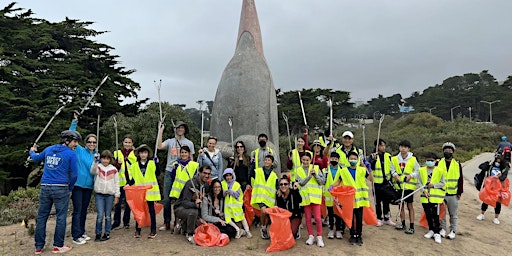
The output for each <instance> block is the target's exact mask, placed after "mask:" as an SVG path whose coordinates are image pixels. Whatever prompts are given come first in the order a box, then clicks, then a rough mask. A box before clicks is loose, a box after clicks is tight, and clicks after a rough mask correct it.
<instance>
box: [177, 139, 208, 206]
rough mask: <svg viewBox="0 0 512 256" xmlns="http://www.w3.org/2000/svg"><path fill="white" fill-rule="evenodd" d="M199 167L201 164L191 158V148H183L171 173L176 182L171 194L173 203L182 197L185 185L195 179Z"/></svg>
mask: <svg viewBox="0 0 512 256" xmlns="http://www.w3.org/2000/svg"><path fill="white" fill-rule="evenodd" d="M198 167H199V163H198V162H195V161H193V160H192V159H191V158H190V148H189V147H188V146H181V149H180V158H178V160H177V161H176V162H175V164H174V167H173V170H172V171H171V173H170V175H173V174H174V177H171V178H172V180H174V182H173V184H172V188H171V192H170V193H169V197H170V199H171V203H174V202H175V201H176V199H178V198H179V197H180V194H181V191H182V190H183V187H184V186H185V183H186V182H187V181H188V180H190V179H192V177H194V175H195V174H196V171H197V168H198ZM210 168H211V166H210Z"/></svg>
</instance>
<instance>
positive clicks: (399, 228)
mask: <svg viewBox="0 0 512 256" xmlns="http://www.w3.org/2000/svg"><path fill="white" fill-rule="evenodd" d="M395 229H396V230H404V226H403V225H396V226H395Z"/></svg>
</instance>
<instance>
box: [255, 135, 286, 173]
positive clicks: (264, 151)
mask: <svg viewBox="0 0 512 256" xmlns="http://www.w3.org/2000/svg"><path fill="white" fill-rule="evenodd" d="M267 142H268V136H267V135H266V134H264V133H262V134H260V135H258V144H259V145H260V147H259V148H257V149H255V150H253V151H252V152H251V167H250V168H249V175H250V176H254V173H253V171H254V170H256V169H258V168H261V167H262V166H263V165H265V163H264V162H265V157H266V156H267V155H274V150H272V148H270V147H269V146H267ZM278 164H279V163H278V161H277V159H275V158H274V161H273V164H272V167H273V168H277V166H278Z"/></svg>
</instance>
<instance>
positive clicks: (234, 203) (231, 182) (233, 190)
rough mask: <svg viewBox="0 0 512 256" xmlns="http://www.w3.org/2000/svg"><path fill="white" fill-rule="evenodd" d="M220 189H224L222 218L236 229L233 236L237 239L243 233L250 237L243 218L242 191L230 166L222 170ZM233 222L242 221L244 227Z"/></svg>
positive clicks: (247, 226)
mask: <svg viewBox="0 0 512 256" xmlns="http://www.w3.org/2000/svg"><path fill="white" fill-rule="evenodd" d="M222 178H224V180H223V181H222V183H221V184H222V191H224V204H225V206H224V219H225V221H226V223H228V224H229V225H231V226H232V227H234V228H235V229H236V236H235V238H236V239H238V238H240V237H242V236H243V235H245V236H247V238H251V237H252V234H251V231H250V230H249V224H248V223H247V220H246V219H245V215H244V210H243V209H242V206H243V198H244V195H243V192H242V188H241V186H240V183H238V182H237V181H236V176H235V172H234V171H233V169H231V168H227V169H226V170H224V173H223V174H222ZM235 222H242V225H243V227H244V229H240V228H239V227H238V226H237V225H236V223H235Z"/></svg>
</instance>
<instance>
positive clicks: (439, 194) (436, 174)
mask: <svg viewBox="0 0 512 256" xmlns="http://www.w3.org/2000/svg"><path fill="white" fill-rule="evenodd" d="M420 177H421V182H422V183H423V184H421V185H422V186H426V185H427V184H428V182H427V181H428V170H427V167H426V166H424V167H420ZM442 177H443V171H442V170H440V169H438V168H437V167H436V168H434V170H432V177H431V178H430V183H432V184H437V183H439V182H440V181H441V178H442ZM426 190H427V192H428V193H429V194H430V197H428V198H427V197H426V196H425V194H424V193H421V196H420V202H421V203H422V204H423V203H425V204H426V203H434V204H440V203H442V202H443V201H444V196H445V194H446V193H445V192H444V190H443V189H441V188H427V189H426Z"/></svg>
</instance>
